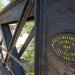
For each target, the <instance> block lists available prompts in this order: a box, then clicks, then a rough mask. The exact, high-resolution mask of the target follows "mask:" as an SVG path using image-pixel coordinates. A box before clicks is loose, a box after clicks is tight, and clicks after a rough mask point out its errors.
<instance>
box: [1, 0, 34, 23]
mask: <svg viewBox="0 0 75 75" xmlns="http://www.w3.org/2000/svg"><path fill="white" fill-rule="evenodd" d="M26 1H27V0H15V1H13V2H12V3H10V4H8V5H7V6H6V7H5V8H4V9H3V10H2V11H1V12H0V24H2V23H8V22H13V21H18V20H19V18H20V16H21V13H22V10H23V8H24V5H25V4H26ZM33 12H34V9H33V10H32V12H31V14H30V15H29V17H31V16H33Z"/></svg>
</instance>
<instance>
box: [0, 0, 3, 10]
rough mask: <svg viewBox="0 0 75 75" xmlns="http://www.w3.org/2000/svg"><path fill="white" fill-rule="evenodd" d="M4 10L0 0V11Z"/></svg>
mask: <svg viewBox="0 0 75 75" xmlns="http://www.w3.org/2000/svg"><path fill="white" fill-rule="evenodd" d="M3 8H4V4H3V2H2V0H0V11H1V10H2V9H3Z"/></svg>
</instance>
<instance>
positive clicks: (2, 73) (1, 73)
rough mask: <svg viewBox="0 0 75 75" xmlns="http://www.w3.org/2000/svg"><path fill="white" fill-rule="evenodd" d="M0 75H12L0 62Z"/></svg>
mask: <svg viewBox="0 0 75 75" xmlns="http://www.w3.org/2000/svg"><path fill="white" fill-rule="evenodd" d="M0 75H12V73H11V72H10V71H9V70H8V69H7V68H6V65H5V64H4V63H2V61H1V60H0Z"/></svg>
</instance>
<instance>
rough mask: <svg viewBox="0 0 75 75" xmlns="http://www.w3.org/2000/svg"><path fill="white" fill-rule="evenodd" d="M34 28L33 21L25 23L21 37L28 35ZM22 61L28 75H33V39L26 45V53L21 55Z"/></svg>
mask: <svg viewBox="0 0 75 75" xmlns="http://www.w3.org/2000/svg"><path fill="white" fill-rule="evenodd" d="M33 26H34V21H28V22H26V24H25V26H24V28H23V30H22V32H21V35H22V36H23V35H24V33H28V34H29V33H30V31H31V30H32V28H33ZM22 57H23V59H24V61H25V66H26V68H27V70H28V75H34V39H32V41H31V42H30V44H29V45H28V47H27V49H26V51H25V52H24V53H23V56H22Z"/></svg>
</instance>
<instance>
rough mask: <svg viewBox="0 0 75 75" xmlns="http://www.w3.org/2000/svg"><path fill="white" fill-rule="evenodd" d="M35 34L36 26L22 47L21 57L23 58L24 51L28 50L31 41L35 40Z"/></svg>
mask: <svg viewBox="0 0 75 75" xmlns="http://www.w3.org/2000/svg"><path fill="white" fill-rule="evenodd" d="M34 32H35V26H34V27H33V29H32V30H31V32H30V34H29V36H28V38H27V39H26V41H25V43H24V45H23V46H22V48H21V49H20V51H19V57H21V56H22V54H23V53H24V51H25V50H26V48H27V47H28V45H29V43H30V41H31V40H32V39H33V37H34Z"/></svg>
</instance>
